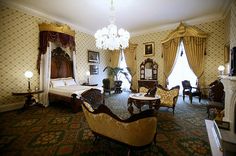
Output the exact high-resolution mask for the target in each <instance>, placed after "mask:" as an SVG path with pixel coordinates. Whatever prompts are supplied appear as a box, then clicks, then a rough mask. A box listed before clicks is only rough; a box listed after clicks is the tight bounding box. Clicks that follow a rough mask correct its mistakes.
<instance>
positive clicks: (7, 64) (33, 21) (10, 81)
mask: <svg viewBox="0 0 236 156" xmlns="http://www.w3.org/2000/svg"><path fill="white" fill-rule="evenodd" d="M0 20H1V22H0V34H1V35H0V45H1V46H0V88H1V89H0V107H1V106H3V105H8V104H13V103H18V102H21V101H24V97H16V96H12V95H11V93H12V92H13V91H22V90H26V89H27V79H26V78H25V77H24V72H25V71H26V70H31V71H32V72H33V74H34V76H33V78H32V81H31V82H32V85H31V86H32V89H34V88H35V87H38V86H39V75H38V73H37V70H36V61H37V55H38V45H39V29H38V24H39V23H42V22H51V21H47V20H45V19H42V18H38V17H35V16H31V15H29V14H26V13H23V12H21V11H17V10H15V9H12V8H9V7H6V6H4V5H2V4H1V3H0ZM75 39H76V51H77V69H78V76H79V81H80V82H81V83H82V82H85V81H86V77H85V72H86V71H87V70H89V63H88V59H87V50H88V49H89V50H94V51H99V50H98V49H96V47H95V40H94V38H93V36H91V35H88V34H85V33H81V32H77V33H76V36H75ZM108 60H109V57H108V54H107V53H105V52H102V51H100V64H99V75H93V76H91V79H90V81H91V82H96V83H99V85H101V82H102V78H103V77H104V74H105V73H103V72H102V70H103V68H104V67H105V65H106V64H107V62H108Z"/></svg>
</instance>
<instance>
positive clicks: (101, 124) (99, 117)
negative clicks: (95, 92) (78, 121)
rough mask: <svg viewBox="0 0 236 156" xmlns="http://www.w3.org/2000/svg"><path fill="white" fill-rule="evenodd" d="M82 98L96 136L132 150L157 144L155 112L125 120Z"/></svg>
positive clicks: (87, 118) (88, 119)
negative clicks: (94, 106)
mask: <svg viewBox="0 0 236 156" xmlns="http://www.w3.org/2000/svg"><path fill="white" fill-rule="evenodd" d="M82 98H83V101H84V102H83V104H82V109H83V112H84V115H85V118H86V120H87V122H88V125H89V127H90V128H91V130H92V132H93V133H94V134H95V135H99V136H105V137H107V138H110V139H112V140H115V141H118V142H121V143H123V144H126V145H128V146H129V147H130V148H132V147H143V146H146V145H149V144H151V143H152V142H153V141H154V142H155V137H156V132H157V131H156V128H157V116H156V113H155V111H154V110H146V111H143V112H141V113H139V114H134V115H132V116H131V117H130V118H128V119H125V120H123V119H120V118H119V117H118V116H116V115H115V114H113V113H112V111H111V110H110V109H109V108H108V107H106V106H105V105H104V104H101V105H100V106H99V107H98V108H97V109H94V108H93V107H92V105H91V104H90V103H88V101H87V100H86V97H83V96H82Z"/></svg>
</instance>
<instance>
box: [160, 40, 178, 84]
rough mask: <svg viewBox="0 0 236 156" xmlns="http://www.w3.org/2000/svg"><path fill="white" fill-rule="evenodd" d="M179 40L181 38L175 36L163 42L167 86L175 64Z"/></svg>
mask: <svg viewBox="0 0 236 156" xmlns="http://www.w3.org/2000/svg"><path fill="white" fill-rule="evenodd" d="M179 41H180V38H174V39H172V40H169V41H167V42H165V43H162V48H163V57H164V80H166V81H165V86H167V85H168V82H167V78H168V77H169V75H170V73H171V71H172V68H173V66H174V62H175V58H176V53H177V49H178V45H179Z"/></svg>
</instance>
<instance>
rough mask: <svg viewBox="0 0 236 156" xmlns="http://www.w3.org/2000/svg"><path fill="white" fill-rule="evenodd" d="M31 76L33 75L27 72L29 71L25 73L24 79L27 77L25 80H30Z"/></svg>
mask: <svg viewBox="0 0 236 156" xmlns="http://www.w3.org/2000/svg"><path fill="white" fill-rule="evenodd" d="M33 75H34V74H33V73H32V72H31V71H29V70H28V71H26V72H25V77H27V78H29V79H30V78H32V77H33Z"/></svg>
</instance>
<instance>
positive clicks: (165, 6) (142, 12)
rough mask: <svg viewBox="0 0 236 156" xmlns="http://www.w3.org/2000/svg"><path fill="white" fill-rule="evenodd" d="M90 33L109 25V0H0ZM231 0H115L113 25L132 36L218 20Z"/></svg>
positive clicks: (227, 8)
mask: <svg viewBox="0 0 236 156" xmlns="http://www.w3.org/2000/svg"><path fill="white" fill-rule="evenodd" d="M0 1H1V2H3V3H5V4H7V5H9V6H14V7H15V8H17V9H23V10H24V11H26V12H30V13H31V14H33V15H35V14H36V15H38V16H42V17H46V18H49V19H54V20H56V21H58V22H61V23H66V24H68V25H70V26H71V27H73V28H75V29H78V30H79V31H83V32H86V33H89V34H94V33H95V31H96V30H97V29H100V28H102V27H104V26H107V25H108V24H109V16H110V13H111V12H110V5H111V4H110V0H0ZM230 4H231V0H115V2H114V5H115V11H116V12H115V17H116V22H115V24H116V25H117V26H118V28H120V27H122V28H124V29H126V30H128V31H129V32H130V33H131V35H138V34H142V33H147V32H152V31H156V30H160V29H165V28H167V27H171V26H172V27H173V26H176V25H177V24H178V23H179V22H180V21H183V22H185V23H188V24H193V23H194V24H196V23H201V22H206V21H209V20H216V19H221V18H223V17H224V16H225V14H226V12H227V10H229V7H230Z"/></svg>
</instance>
